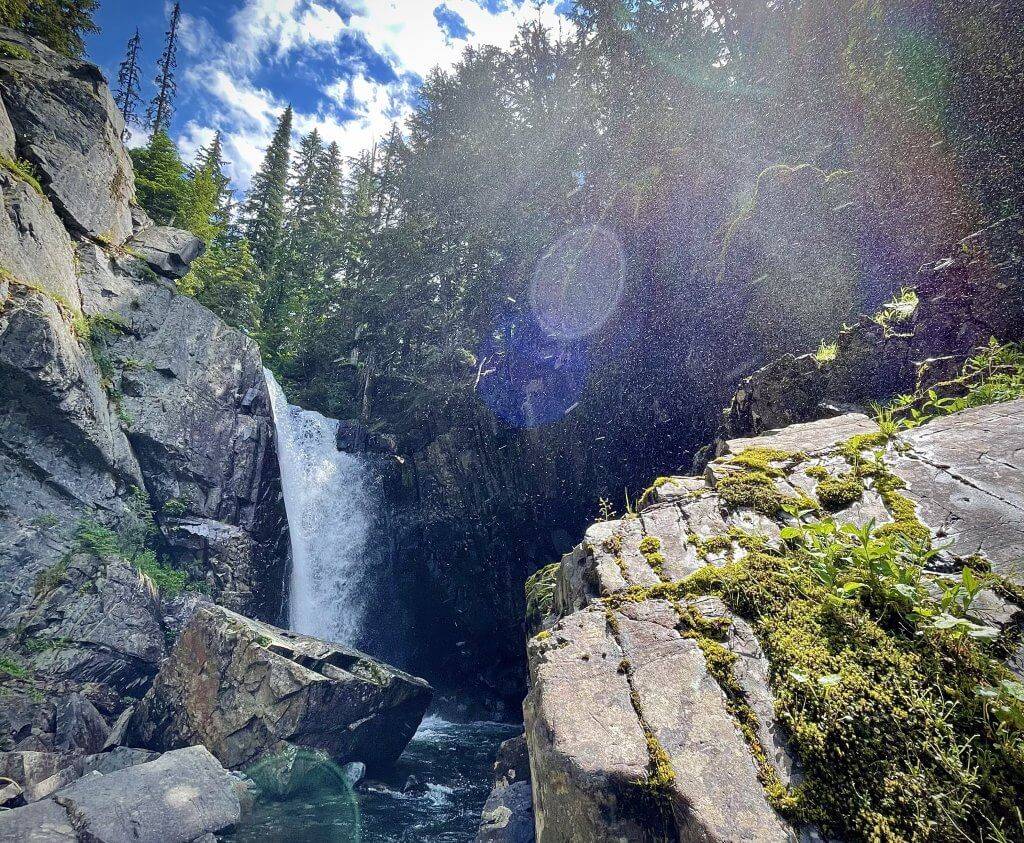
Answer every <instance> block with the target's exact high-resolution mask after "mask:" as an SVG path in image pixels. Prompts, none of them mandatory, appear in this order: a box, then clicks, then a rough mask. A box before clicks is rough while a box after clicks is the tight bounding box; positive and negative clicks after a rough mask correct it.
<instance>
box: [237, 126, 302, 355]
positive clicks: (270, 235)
mask: <svg viewBox="0 0 1024 843" xmlns="http://www.w3.org/2000/svg"><path fill="white" fill-rule="evenodd" d="M291 134H292V108H291V106H288V107H287V108H286V109H285V110H284V112H283V113H282V114H281V118H280V119H279V120H278V123H277V128H276V129H275V130H274V135H273V137H272V138H271V140H270V146H268V147H267V153H266V155H265V156H264V158H263V163H262V164H261V165H260V168H259V170H258V171H257V172H256V175H255V176H253V179H252V186H251V188H250V190H249V195H248V196H247V197H246V200H245V207H244V208H243V220H244V232H245V236H246V239H247V240H248V242H249V247H250V249H251V252H252V258H253V262H254V264H255V266H256V268H257V270H258V273H259V286H260V307H261V311H262V313H261V319H260V322H261V323H262V330H263V331H264V332H265V333H266V336H267V337H268V338H270V339H269V340H268V343H273V342H274V340H273V337H276V336H278V335H279V333H280V329H281V323H282V321H283V320H284V318H285V317H286V316H287V313H286V309H285V308H286V304H287V297H286V290H285V286H284V283H283V280H284V279H282V277H281V272H280V268H281V258H282V247H283V244H284V241H283V235H284V215H285V196H286V195H287V193H288V164H289V161H290V159H291V147H290V143H291ZM265 347H269V345H267V344H265ZM276 347H279V344H278V345H277V346H276ZM269 356H271V357H273V356H274V355H273V353H272V349H271V354H270V355H269Z"/></svg>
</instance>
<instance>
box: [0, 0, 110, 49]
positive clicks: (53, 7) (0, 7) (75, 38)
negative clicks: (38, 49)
mask: <svg viewBox="0 0 1024 843" xmlns="http://www.w3.org/2000/svg"><path fill="white" fill-rule="evenodd" d="M98 6H99V2H98V0H2V2H0V26H9V27H11V28H12V29H17V30H19V31H20V32H24V33H26V34H27V35H31V36H32V37H33V38H38V39H39V40H40V41H42V42H43V43H44V44H46V45H47V46H48V47H50V48H52V49H54V50H56V51H57V52H58V53H62V54H63V55H65V56H70V57H71V58H81V56H82V54H83V53H84V52H85V41H84V40H83V36H84V35H87V34H89V33H91V32H98V31H99V29H98V27H97V26H96V24H95V23H93V19H92V16H93V13H94V12H95V11H96V9H97V7H98Z"/></svg>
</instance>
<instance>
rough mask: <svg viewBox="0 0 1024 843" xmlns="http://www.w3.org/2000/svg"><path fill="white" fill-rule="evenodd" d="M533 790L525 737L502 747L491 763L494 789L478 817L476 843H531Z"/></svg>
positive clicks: (513, 740) (532, 831) (510, 740)
mask: <svg viewBox="0 0 1024 843" xmlns="http://www.w3.org/2000/svg"><path fill="white" fill-rule="evenodd" d="M535 839H536V836H535V833H534V823H533V789H532V787H531V785H530V758H529V752H528V749H527V746H526V736H525V735H519V736H518V737H515V738H510V739H509V740H507V741H505V742H504V743H502V745H501V746H500V747H499V749H498V755H497V758H495V760H494V788H493V789H492V790H491V792H490V795H489V796H488V797H487V802H486V803H485V804H484V807H483V811H482V812H481V814H480V829H479V831H478V832H477V835H476V843H533V841H534V840H535Z"/></svg>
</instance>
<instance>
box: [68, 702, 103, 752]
mask: <svg viewBox="0 0 1024 843" xmlns="http://www.w3.org/2000/svg"><path fill="white" fill-rule="evenodd" d="M54 721H55V724H56V729H57V731H56V740H55V742H54V744H55V746H56V748H57V749H58V750H60V751H68V750H72V751H79V752H84V753H86V754H92V753H95V752H99V751H100V750H101V749H102V748H103V744H104V743H105V742H106V739H107V735H108V734H109V733H110V726H109V725H108V724H107V721H106V720H104V719H103V715H102V714H100V713H99V712H98V711H97V710H96V706H94V705H93V704H92V703H91V702H89V701H88V700H87V699H86V698H85V697H83V696H82V695H81V694H78V693H75V694H68V696H67V697H65V698H64V699H63V700H61V701H60V702H59V703H57V710H56V711H55V712H54Z"/></svg>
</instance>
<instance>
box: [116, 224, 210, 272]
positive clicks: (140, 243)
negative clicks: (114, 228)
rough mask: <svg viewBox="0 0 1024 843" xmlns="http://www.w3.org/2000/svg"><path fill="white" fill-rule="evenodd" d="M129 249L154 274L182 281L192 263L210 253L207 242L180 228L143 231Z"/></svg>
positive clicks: (133, 239)
mask: <svg viewBox="0 0 1024 843" xmlns="http://www.w3.org/2000/svg"><path fill="white" fill-rule="evenodd" d="M128 249H129V250H130V251H131V252H132V253H133V254H135V255H137V256H138V257H140V258H142V260H144V261H145V262H146V263H147V264H149V266H150V268H151V269H152V270H153V271H154V272H158V273H160V274H161V275H165V276H167V277H168V278H181V277H182V276H183V275H185V274H186V273H187V272H188V268H189V266H190V265H191V263H192V261H194V260H195V259H196V258H198V257H200V256H201V255H202V254H203V252H204V251H205V250H206V246H205V245H204V244H203V241H202V240H200V239H199V238H198V237H196V236H195V235H194V234H190V233H189V232H187V231H182V230H181V229H179V228H170V227H168V226H165V225H156V226H149V227H146V228H143V229H142V230H141V231H139V233H138V234H136V235H135V236H134V237H132V239H131V240H129V241H128Z"/></svg>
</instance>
